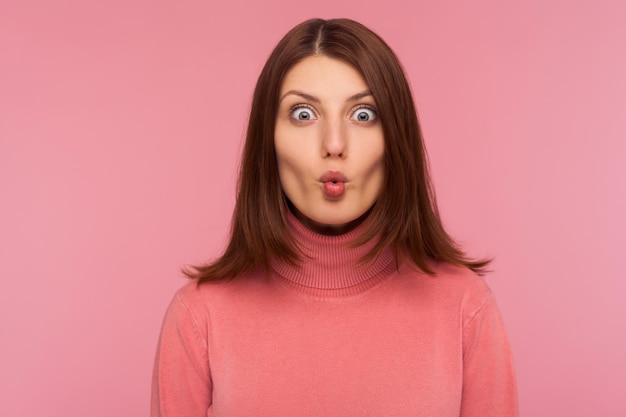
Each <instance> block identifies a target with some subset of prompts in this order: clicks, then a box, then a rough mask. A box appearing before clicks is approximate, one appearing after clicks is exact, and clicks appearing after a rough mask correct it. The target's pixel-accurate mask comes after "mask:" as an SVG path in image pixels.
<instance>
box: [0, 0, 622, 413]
mask: <svg viewBox="0 0 626 417" xmlns="http://www.w3.org/2000/svg"><path fill="white" fill-rule="evenodd" d="M214 3H216V2H213V1H212V0H209V1H194V0H184V1H167V2H164V1H140V0H125V1H121V0H116V1H106V2H105V1H95V0H94V1H69V0H66V1H60V0H59V1H56V2H49V1H8V0H7V1H2V2H0V60H1V62H0V193H1V194H0V197H1V204H0V277H1V278H2V289H1V290H0V332H1V333H0V415H2V416H38V415H50V416H81V417H82V416H90V417H101V416H102V417H103V416H140V415H147V414H148V408H149V395H150V378H151V372H152V361H153V357H154V351H155V346H156V341H157V337H158V332H159V328H160V325H161V320H162V317H163V314H164V311H165V308H166V306H167V304H168V303H169V300H170V299H171V297H172V295H173V293H174V291H175V289H176V288H178V287H179V286H181V285H182V284H183V283H184V282H185V281H184V279H183V278H182V277H181V274H180V273H179V268H180V267H181V266H183V265H184V264H187V263H193V262H199V261H202V260H205V259H207V258H209V257H211V256H214V255H215V254H217V252H218V251H219V249H220V248H221V247H222V245H223V243H224V239H225V237H226V233H227V231H228V223H229V220H230V214H231V210H232V207H233V201H234V181H235V173H236V166H237V160H238V155H239V152H240V149H241V139H242V134H243V131H244V129H245V124H246V118H247V111H248V109H249V105H250V104H249V103H250V98H251V93H252V89H253V86H254V82H255V79H256V77H257V75H258V73H259V71H260V69H261V66H262V64H263V62H264V60H265V59H266V57H267V56H268V54H269V52H270V50H271V48H272V47H273V46H274V45H275V43H276V42H277V41H278V39H279V38H280V37H281V36H282V35H283V34H284V33H285V32H286V31H287V30H288V29H289V28H291V27H292V26H293V25H294V24H296V23H298V22H300V21H301V20H304V19H305V18H309V17H313V16H320V17H325V18H328V17H338V16H345V17H351V18H354V19H357V20H360V21H362V22H363V23H365V24H367V25H369V26H370V27H371V28H372V29H374V30H375V31H377V32H378V33H379V34H380V35H381V36H383V38H385V39H386V40H387V41H388V43H389V44H390V45H391V46H392V47H393V48H394V49H395V50H396V52H397V53H398V55H399V57H400V59H401V60H402V62H403V64H404V66H405V68H406V71H407V73H408V76H409V78H410V80H411V83H412V86H413V89H414V94H415V97H416V101H417V104H418V108H419V111H420V117H421V121H422V124H423V128H424V132H425V136H426V141H427V146H428V149H429V153H430V157H431V165H432V170H433V175H434V180H435V184H436V188H437V191H438V197H439V203H440V206H441V210H442V212H443V215H444V218H445V221H446V224H447V226H448V227H449V229H450V231H451V232H452V234H453V235H455V236H457V237H458V239H459V240H460V241H462V242H464V243H465V244H466V247H467V248H468V250H469V251H470V252H471V253H472V254H473V255H476V256H482V255H492V256H495V257H496V262H495V263H494V269H495V272H494V273H493V274H491V275H489V276H488V278H487V280H488V283H489V285H490V286H491V287H492V289H493V290H494V292H495V293H496V296H497V299H498V301H499V304H500V307H501V310H502V313H503V315H504V317H505V320H506V323H507V327H508V331H509V334H510V338H511V341H512V345H513V349H514V354H515V358H516V364H517V369H518V378H519V393H520V401H521V407H520V408H521V412H522V415H525V416H535V417H541V416H546V417H547V416H551V417H552V416H568V417H578V416H580V417H582V416H585V417H587V416H607V417H617V416H625V415H626V399H625V396H624V393H625V392H626V391H625V389H626V388H625V387H626V384H625V383H624V377H625V376H626V359H625V356H626V355H625V353H624V352H626V311H625V307H624V305H625V303H624V301H623V299H624V295H625V294H626V279H625V278H626V274H625V273H624V268H623V266H622V264H621V261H622V258H623V254H624V250H625V248H626V220H625V219H624V213H626V186H625V185H624V183H625V178H626V76H625V74H626V46H625V43H626V24H624V22H625V21H626V3H625V2H623V1H622V0H615V1H594V2H592V1H586V2H585V1H572V0H561V1H559V0H553V1H545V0H534V1H526V2H515V3H517V4H509V3H514V2H502V1H495V0H492V1H487V0H479V1H462V0H459V1H437V2H435V1H406V2H403V3H398V2H394V1H386V2H383V5H381V4H380V3H379V2H376V3H374V2H372V3H369V2H367V1H363V0H361V1H351V2H345V3H342V4H341V5H337V4H334V3H335V1H334V0H331V1H319V0H318V1H315V2H298V1H293V0H290V1H276V2H273V4H270V3H268V2H252V1H249V2H241V1H239V0H229V1H226V2H220V3H219V4H214Z"/></svg>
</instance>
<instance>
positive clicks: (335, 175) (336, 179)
mask: <svg viewBox="0 0 626 417" xmlns="http://www.w3.org/2000/svg"><path fill="white" fill-rule="evenodd" d="M320 181H321V182H323V183H331V184H339V183H345V182H347V181H348V178H346V176H345V175H343V174H342V173H341V172H340V171H326V172H325V173H324V175H322V176H321V177H320Z"/></svg>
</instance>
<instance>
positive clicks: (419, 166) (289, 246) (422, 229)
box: [183, 19, 490, 282]
mask: <svg viewBox="0 0 626 417" xmlns="http://www.w3.org/2000/svg"><path fill="white" fill-rule="evenodd" d="M314 55H325V56H328V57H332V58H336V59H339V60H342V61H344V62H346V63H348V64H350V65H352V66H353V67H354V68H356V69H357V70H358V71H360V73H361V74H362V75H363V78H364V79H365V81H366V83H367V85H368V86H369V88H370V91H371V92H372V95H373V97H374V100H375V101H376V105H377V108H378V111H379V116H380V120H381V123H382V127H383V134H384V138H385V161H384V162H385V163H384V165H385V180H384V184H383V188H382V190H381V193H380V196H379V198H378V200H377V202H376V204H375V205H374V207H373V209H372V211H371V213H370V214H369V218H368V221H367V224H368V225H369V226H368V229H367V231H366V232H365V233H364V234H363V235H362V236H361V237H360V239H359V241H357V242H355V244H356V245H359V244H363V243H365V242H366V241H368V240H370V239H373V238H375V237H379V240H378V243H377V244H376V245H375V246H374V248H373V249H372V250H371V251H370V252H369V253H368V254H367V255H366V257H365V259H364V260H369V259H372V258H374V257H376V256H377V255H378V254H380V253H381V251H383V250H384V249H385V248H386V247H391V248H392V249H393V250H394V253H395V254H396V256H399V255H400V254H405V255H408V256H409V257H410V258H411V259H412V260H413V262H414V263H415V264H416V265H417V266H418V267H419V268H420V269H421V270H422V271H424V272H426V273H428V274H431V275H434V272H433V271H432V270H431V268H429V266H428V262H429V261H441V262H447V263H451V264H455V265H459V266H466V267H468V268H470V269H472V270H473V271H475V272H477V273H480V274H482V273H484V272H485V267H486V266H487V264H488V263H489V262H490V260H471V259H469V258H468V257H467V256H466V255H465V254H464V252H463V251H462V250H461V249H460V248H459V247H458V245H457V244H456V243H455V242H454V240H453V239H452V238H451V237H450V236H449V235H448V234H447V233H446V231H445V230H444V228H443V225H442V223H441V219H440V217H439V212H438V209H437V204H436V201H435V195H434V192H433V189H432V186H431V181H430V176H429V173H428V162H427V157H426V152H425V149H424V145H423V139H422V133H421V129H420V126H419V122H418V119H417V112H416V109H415V105H414V103H413V98H412V96H411V90H410V87H409V85H408V83H407V81H406V78H405V76H404V72H403V70H402V67H401V65H400V63H399V61H398V59H397V57H396V56H395V54H394V53H393V51H392V50H391V48H389V46H388V45H387V44H386V43H385V42H384V41H383V40H382V39H381V38H380V37H379V36H378V35H376V34H375V33H374V32H372V31H371V30H369V29H368V28H366V27H365V26H363V25H362V24H360V23H358V22H355V21H353V20H349V19H332V20H322V19H311V20H307V21H305V22H303V23H301V24H299V25H297V26H296V27H294V28H293V29H292V30H291V31H289V33H287V35H285V37H284V38H283V39H282V40H281V41H280V42H279V43H278V45H277V46H276V48H275V49H274V51H273V52H272V53H271V55H270V57H269V58H268V60H267V62H266V64H265V67H264V68H263V70H262V72H261V75H260V76H259V79H258V81H257V84H256V88H255V90H254V96H253V99H252V109H251V111H250V119H249V123H248V130H247V134H246V141H245V145H244V150H243V158H242V162H241V166H240V171H239V182H238V186H237V200H236V205H235V210H234V214H233V219H232V224H231V236H230V241H229V243H228V245H227V247H226V250H225V251H224V253H223V255H222V256H221V257H219V258H218V259H217V260H215V261H214V262H212V263H209V264H206V265H201V266H193V267H191V268H192V269H185V270H183V272H184V273H185V274H186V275H187V276H188V277H190V278H194V279H197V280H198V281H199V282H204V281H209V280H215V279H221V278H234V277H237V276H238V275H240V274H242V273H244V272H248V271H250V270H253V269H257V268H261V269H265V270H268V269H269V262H270V259H272V258H278V259H281V260H283V261H287V262H290V263H293V264H297V262H298V261H299V259H300V254H299V252H298V249H297V247H296V245H295V243H294V242H293V240H292V238H291V235H290V233H289V230H288V227H287V218H286V210H289V209H288V208H287V204H286V197H285V196H284V194H283V191H282V188H281V184H280V180H279V176H278V165H277V161H276V153H275V149H274V127H275V123H276V116H277V111H278V101H279V94H280V89H281V86H282V83H283V79H284V78H285V75H286V74H287V72H288V71H289V70H290V69H291V68H292V67H293V66H294V65H295V64H297V63H298V62H299V61H301V60H302V59H304V58H306V57H309V56H314Z"/></svg>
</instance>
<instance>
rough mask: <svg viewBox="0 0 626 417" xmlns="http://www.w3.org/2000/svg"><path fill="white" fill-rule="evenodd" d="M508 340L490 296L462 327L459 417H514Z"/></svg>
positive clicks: (512, 381) (513, 373)
mask: <svg viewBox="0 0 626 417" xmlns="http://www.w3.org/2000/svg"><path fill="white" fill-rule="evenodd" d="M517 416H518V403H517V388H516V384H515V371H514V367H513V358H512V355H511V349H510V346H509V341H508V338H507V335H506V332H505V330H504V324H503V322H502V317H501V315H500V312H499V310H498V307H497V305H496V303H495V299H494V297H493V295H492V294H491V293H489V294H488V297H487V299H486V301H485V302H484V303H483V304H482V305H481V306H480V307H479V309H478V310H477V311H476V312H475V313H474V314H473V315H472V316H471V317H469V318H468V319H467V321H466V322H465V324H464V326H463V398H462V404H461V417H517Z"/></svg>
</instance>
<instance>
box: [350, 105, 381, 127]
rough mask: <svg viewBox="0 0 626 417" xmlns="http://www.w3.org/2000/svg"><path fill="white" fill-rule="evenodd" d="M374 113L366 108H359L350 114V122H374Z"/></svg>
mask: <svg viewBox="0 0 626 417" xmlns="http://www.w3.org/2000/svg"><path fill="white" fill-rule="evenodd" d="M376 117H377V115H376V112H375V111H374V110H373V109H370V108H367V107H360V108H358V109H356V111H355V112H354V113H352V117H351V119H352V120H356V121H357V122H363V123H365V122H371V121H373V120H376Z"/></svg>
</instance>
